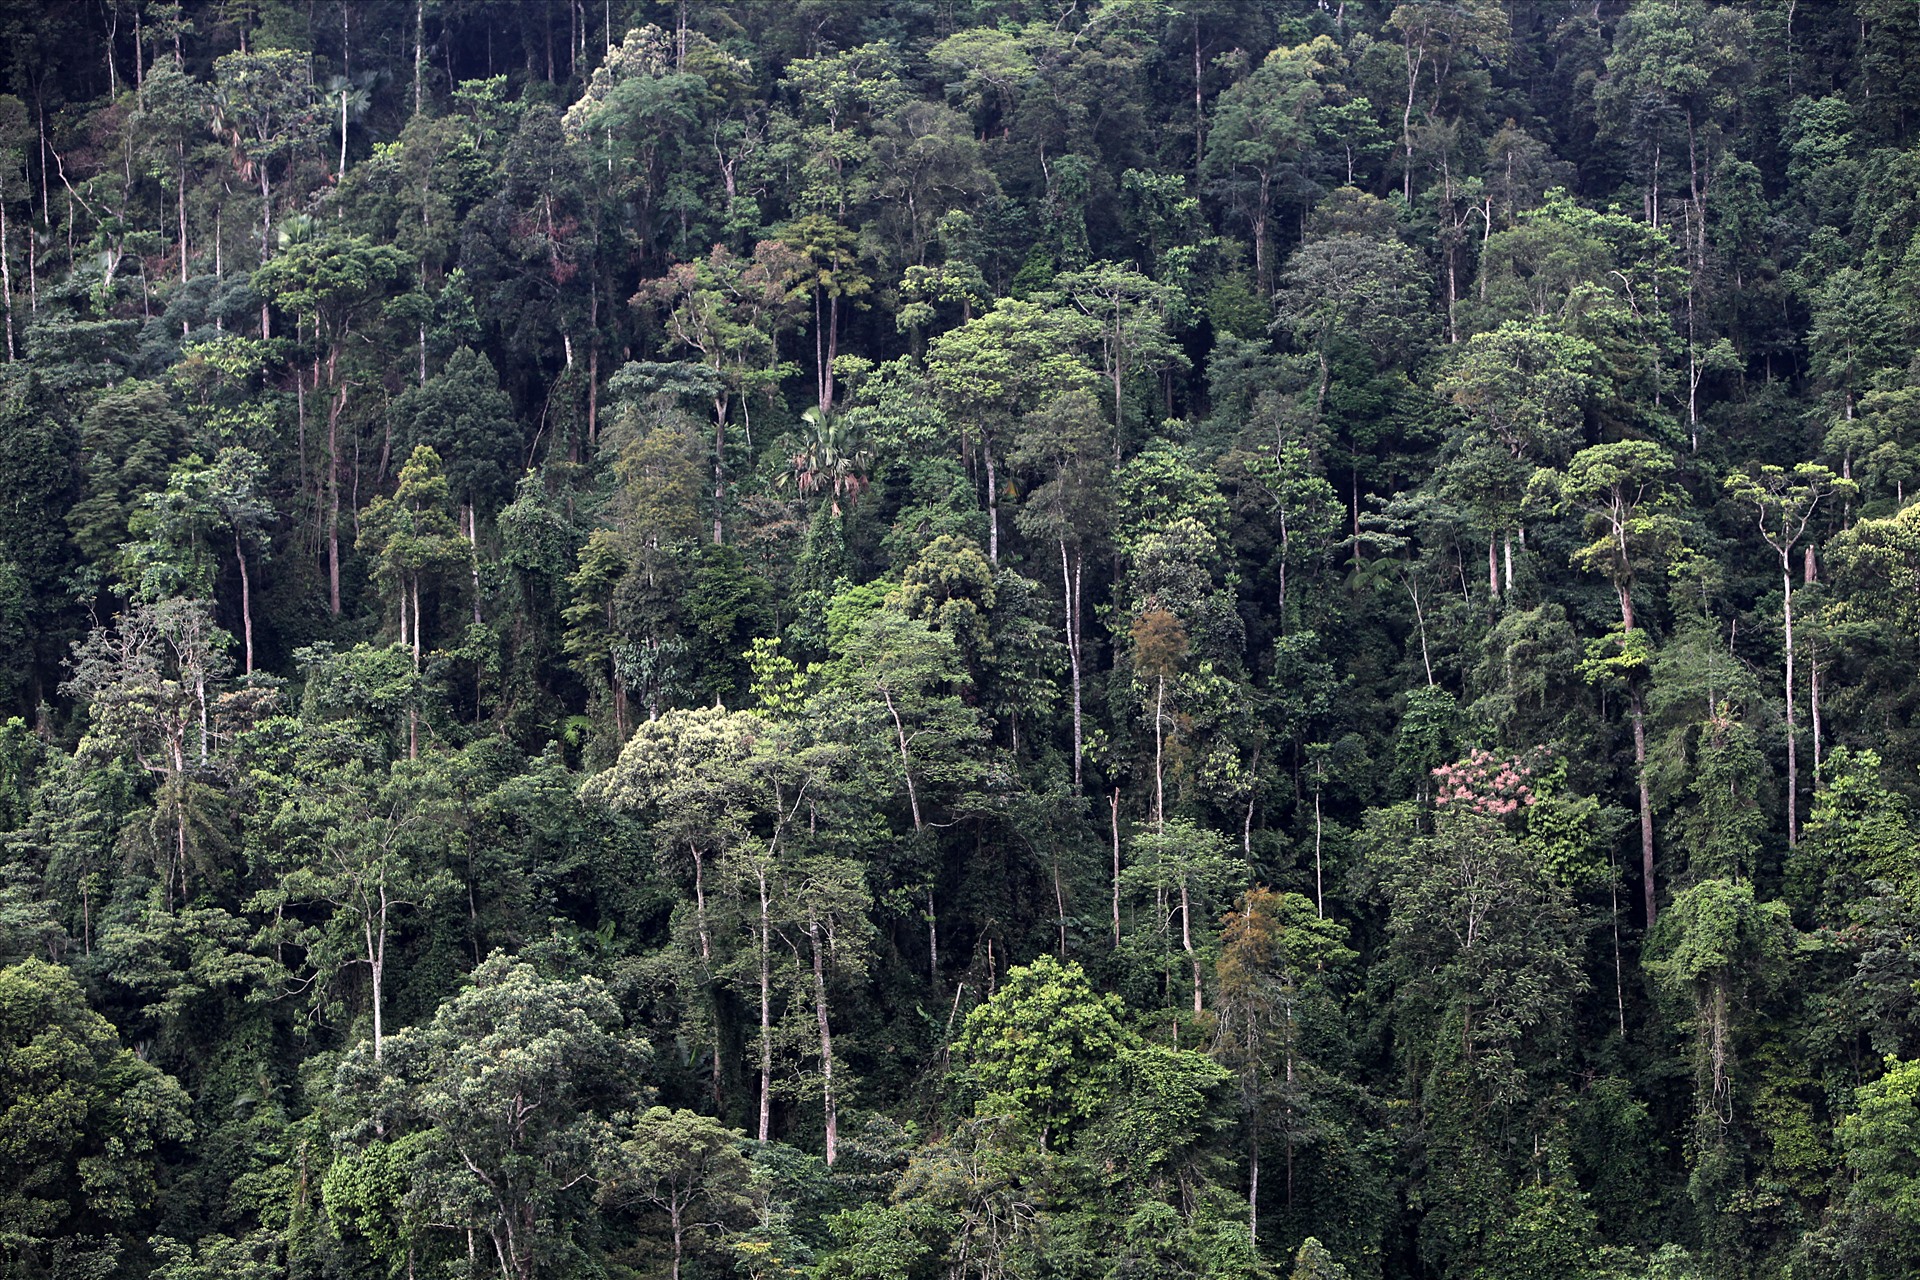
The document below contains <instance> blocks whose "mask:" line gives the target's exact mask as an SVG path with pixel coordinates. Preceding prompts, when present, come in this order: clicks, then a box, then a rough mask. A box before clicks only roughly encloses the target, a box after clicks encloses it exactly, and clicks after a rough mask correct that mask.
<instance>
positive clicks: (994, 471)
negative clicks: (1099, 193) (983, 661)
mask: <svg viewBox="0 0 1920 1280" xmlns="http://www.w3.org/2000/svg"><path fill="white" fill-rule="evenodd" d="M1093 326H1094V322H1093V321H1091V320H1090V319H1089V318H1088V317H1086V316H1083V315H1080V314H1079V313H1078V312H1073V311H1067V310H1064V309H1062V308H1057V307H1043V306H1041V305H1040V304H1038V303H1035V302H1024V301H1021V300H1019V299H1017V298H1002V299H1000V301H998V302H996V303H995V304H994V306H993V310H991V311H988V312H986V313H985V314H984V315H979V316H975V317H974V318H973V319H972V320H969V321H967V322H966V323H965V324H963V325H961V326H960V327H959V328H957V329H952V330H949V331H948V332H946V333H943V334H941V335H940V336H939V337H937V338H935V339H934V340H933V341H932V342H930V343H929V344H928V345H927V371H928V374H929V375H930V376H931V378H932V380H933V385H934V387H935V389H936V390H937V391H938V392H939V394H940V397H941V399H942V401H943V402H945V404H946V406H947V410H948V413H949V414H950V415H951V416H952V417H953V419H954V420H955V421H957V422H959V423H962V424H964V425H965V426H966V427H970V428H971V429H972V430H973V431H974V432H975V433H976V434H977V435H978V437H979V440H980V459H981V462H982V463H983V464H984V466H985V470H986V490H987V559H988V560H989V561H991V562H992V563H994V564H996V565H997V564H999V563H1000V473H999V466H998V457H997V454H998V452H999V446H998V444H997V443H996V439H997V437H998V436H999V435H1000V433H1002V432H1004V431H1006V430H1008V429H1010V428H1011V427H1012V426H1013V424H1014V423H1016V422H1018V421H1019V420H1020V418H1021V416H1022V415H1023V414H1026V413H1029V412H1031V411H1033V410H1034V409H1037V408H1039V407H1040V406H1041V405H1042V404H1044V403H1046V402H1047V401H1049V400H1051V399H1053V397H1055V396H1057V395H1060V394H1062V393H1063V392H1070V391H1073V390H1075V389H1089V390H1090V389H1091V386H1092V383H1093V372H1092V370H1090V369H1088V368H1087V366H1086V364H1085V363H1084V362H1083V361H1082V360H1081V359H1080V357H1079V356H1078V354H1077V353H1076V348H1077V347H1078V345H1079V343H1080V342H1081V340H1082V339H1083V338H1086V337H1089V336H1091V333H1092V329H1093Z"/></svg>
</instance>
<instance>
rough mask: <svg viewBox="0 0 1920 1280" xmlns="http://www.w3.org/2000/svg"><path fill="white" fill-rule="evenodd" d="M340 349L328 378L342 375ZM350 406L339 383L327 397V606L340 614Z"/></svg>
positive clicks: (331, 360)
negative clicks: (344, 436) (343, 440)
mask: <svg viewBox="0 0 1920 1280" xmlns="http://www.w3.org/2000/svg"><path fill="white" fill-rule="evenodd" d="M338 360H339V351H338V349H337V348H336V349H335V351H334V352H333V353H332V354H331V355H329V356H328V358H327V379H328V381H330V382H332V381H336V380H337V378H338ZM346 407H347V389H346V388H345V387H336V388H335V390H334V392H333V394H332V395H331V396H329V397H328V398H327V490H328V499H327V610H328V612H329V613H331V614H332V615H333V616H334V617H336V618H337V617H339V616H340V413H341V411H342V410H343V409H345V408H346Z"/></svg>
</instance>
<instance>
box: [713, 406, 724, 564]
mask: <svg viewBox="0 0 1920 1280" xmlns="http://www.w3.org/2000/svg"><path fill="white" fill-rule="evenodd" d="M726 505H727V401H726V397H724V396H716V397H715V398H714V401H713V545H714V546H716V547H717V546H719V545H720V544H721V542H722V541H724V540H725V539H724V534H723V531H722V529H721V526H720V519H721V512H722V511H723V510H724V509H725V507H726Z"/></svg>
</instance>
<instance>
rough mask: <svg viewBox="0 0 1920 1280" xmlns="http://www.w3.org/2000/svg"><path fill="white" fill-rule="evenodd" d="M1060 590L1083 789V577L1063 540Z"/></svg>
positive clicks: (1076, 765) (1076, 768) (1076, 774)
mask: <svg viewBox="0 0 1920 1280" xmlns="http://www.w3.org/2000/svg"><path fill="white" fill-rule="evenodd" d="M1060 591H1061V595H1062V597H1063V598H1064V599H1065V601H1066V606H1067V666H1068V668H1069V669H1070V670H1071V671H1072V674H1073V785H1074V788H1075V789H1076V790H1078V789H1079V786H1080V761H1081V756H1082V754H1083V748H1082V737H1081V719H1080V575H1079V574H1078V573H1076V572H1075V571H1074V566H1073V563H1072V560H1071V559H1070V558H1069V556H1068V555H1067V540H1066V539H1065V538H1062V539H1060Z"/></svg>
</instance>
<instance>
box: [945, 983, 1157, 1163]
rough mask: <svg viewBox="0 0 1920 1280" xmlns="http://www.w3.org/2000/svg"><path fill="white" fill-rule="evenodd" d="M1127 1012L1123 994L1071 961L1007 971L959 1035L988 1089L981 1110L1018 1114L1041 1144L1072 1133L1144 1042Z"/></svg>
mask: <svg viewBox="0 0 1920 1280" xmlns="http://www.w3.org/2000/svg"><path fill="white" fill-rule="evenodd" d="M1121 1013H1122V1006H1121V1004H1120V1001H1119V999H1118V998H1117V997H1115V996H1111V995H1101V994H1099V993H1098V992H1096V991H1095V990H1094V989H1093V987H1092V985H1091V984H1090V983H1089V982H1088V981H1087V975H1086V973H1085V971H1084V970H1082V969H1081V967H1080V966H1079V965H1078V964H1075V963H1073V962H1072V961H1068V962H1067V963H1065V964H1062V963H1060V962H1059V961H1057V960H1055V959H1053V958H1052V957H1051V956H1040V957H1038V958H1036V959H1035V960H1034V962H1033V963H1032V964H1029V965H1016V966H1015V967H1014V968H1011V969H1009V970H1007V977H1006V981H1005V982H1004V983H1002V984H1001V986H1000V989H999V990H997V991H996V992H994V994H993V998H992V999H990V1000H988V1001H987V1002H986V1003H985V1004H982V1005H981V1006H980V1007H978V1008H977V1009H975V1010H973V1011H972V1012H971V1013H969V1014H968V1015H967V1019H966V1025H965V1026H964V1027H963V1028H962V1030H961V1032H960V1036H959V1038H958V1039H957V1040H955V1041H954V1050H955V1052H956V1053H957V1054H958V1056H959V1058H960V1060H961V1062H962V1063H964V1064H965V1068H966V1070H967V1072H968V1075H969V1076H970V1078H971V1079H972V1080H973V1081H974V1082H975V1084H976V1087H977V1088H978V1089H979V1090H980V1092H981V1094H982V1096H981V1098H980V1099H979V1101H978V1102H977V1103H976V1109H977V1110H978V1112H979V1114H980V1115H982V1116H993V1115H998V1114H1003V1113H1004V1114H1008V1115H1012V1116H1015V1117H1018V1118H1019V1119H1020V1120H1022V1121H1023V1122H1025V1123H1027V1124H1030V1125H1032V1126H1033V1128H1034V1129H1035V1131H1036V1132H1037V1133H1038V1134H1039V1136H1040V1139H1041V1142H1042V1145H1045V1144H1046V1143H1047V1142H1048V1141H1049V1140H1051V1141H1052V1142H1055V1143H1058V1142H1062V1141H1065V1140H1067V1139H1069V1138H1070V1137H1071V1136H1072V1134H1073V1133H1074V1132H1075V1131H1076V1130H1077V1129H1079V1128H1081V1127H1083V1126H1084V1124H1085V1123H1086V1121H1088V1120H1089V1119H1091V1118H1092V1116H1093V1115H1094V1114H1095V1112H1097V1111H1098V1110H1100V1108H1101V1106H1102V1105H1103V1104H1104V1103H1105V1101H1106V1098H1107V1096H1108V1092H1109V1090H1110V1089H1112V1087H1113V1086H1114V1084H1115V1083H1116V1081H1117V1079H1118V1074H1117V1073H1118V1072H1119V1070H1120V1055H1121V1054H1122V1053H1123V1052H1125V1051H1128V1050H1129V1049H1130V1048H1132V1047H1133V1046H1135V1045H1136V1044H1137V1043H1138V1040H1137V1037H1135V1036H1133V1035H1132V1034H1131V1033H1129V1032H1128V1031H1127V1030H1126V1028H1125V1027H1124V1026H1123V1025H1122V1024H1121V1021H1120V1015H1121Z"/></svg>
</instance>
